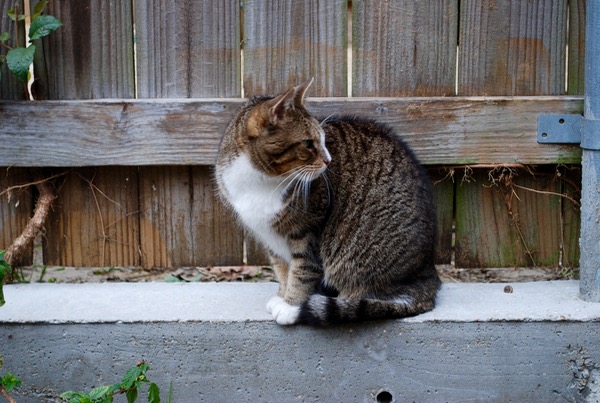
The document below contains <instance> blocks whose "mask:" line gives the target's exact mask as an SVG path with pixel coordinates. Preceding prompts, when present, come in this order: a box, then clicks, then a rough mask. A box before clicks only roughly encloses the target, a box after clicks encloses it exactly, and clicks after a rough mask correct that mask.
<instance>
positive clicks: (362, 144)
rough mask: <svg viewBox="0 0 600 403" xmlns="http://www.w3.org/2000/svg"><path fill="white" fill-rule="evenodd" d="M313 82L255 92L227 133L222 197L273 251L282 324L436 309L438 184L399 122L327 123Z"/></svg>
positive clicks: (219, 169) (220, 164) (220, 168)
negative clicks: (309, 101)
mask: <svg viewBox="0 0 600 403" xmlns="http://www.w3.org/2000/svg"><path fill="white" fill-rule="evenodd" d="M311 83H312V80H310V81H307V82H305V83H303V84H300V85H298V86H297V87H294V88H291V89H290V90H289V91H287V92H285V93H283V94H281V95H278V96H276V97H255V98H252V99H250V100H249V102H248V103H247V104H246V105H245V106H244V107H242V108H241V110H240V112H239V113H238V114H237V116H236V117H235V118H234V119H233V121H232V122H231V123H230V125H229V126H228V128H227V130H226V133H225V136H224V137H223V140H222V143H221V148H220V153H219V157H218V161H217V165H216V180H217V185H218V189H219V193H220V195H221V196H222V198H223V199H224V201H225V203H226V204H227V205H228V206H230V207H231V208H232V209H233V211H234V212H235V213H236V215H237V217H238V219H239V220H240V221H241V222H242V223H243V225H244V226H245V227H246V228H247V229H249V230H250V232H251V233H252V234H253V235H254V236H255V237H256V238H258V240H259V241H260V242H261V243H262V244H263V245H264V246H265V247H266V248H267V249H268V251H269V252H270V254H271V261H272V264H273V268H274V271H275V275H276V277H277V279H278V281H279V295H278V296H274V297H273V298H271V300H270V301H269V302H268V304H267V310H268V311H269V312H270V313H271V314H272V316H273V318H274V319H275V320H276V321H277V323H279V324H281V325H290V324H295V323H303V324H313V325H328V324H335V323H341V322H349V321H362V320H373V319H384V318H400V317H406V316H413V315H417V314H420V313H423V312H426V311H429V310H431V309H433V307H434V305H435V298H436V293H437V291H438V289H439V287H440V279H439V277H438V274H437V272H436V269H435V266H434V241H435V212H434V207H433V197H432V189H431V183H430V181H429V179H428V177H427V175H426V173H425V171H424V170H423V168H422V167H421V166H420V165H419V163H418V162H417V160H416V158H415V156H414V155H413V153H412V152H411V151H410V150H409V149H408V147H407V146H406V145H405V144H404V143H403V142H402V141H401V140H399V139H398V137H397V136H396V135H395V134H394V133H393V132H392V130H391V129H389V128H387V127H386V126H383V125H381V124H378V123H375V122H373V121H371V120H365V119H360V118H356V117H340V118H329V119H326V120H325V121H323V122H322V123H319V122H318V121H317V120H316V119H315V118H314V117H313V116H311V115H310V114H309V113H308V111H307V110H306V108H305V106H304V95H305V93H306V90H307V88H308V87H309V86H310V84H311Z"/></svg>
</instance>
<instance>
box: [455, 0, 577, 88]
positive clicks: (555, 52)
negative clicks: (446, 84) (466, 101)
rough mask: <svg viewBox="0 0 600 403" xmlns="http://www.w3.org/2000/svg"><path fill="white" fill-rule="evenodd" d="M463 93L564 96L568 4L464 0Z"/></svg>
mask: <svg viewBox="0 0 600 403" xmlns="http://www.w3.org/2000/svg"><path fill="white" fill-rule="evenodd" d="M460 14H461V15H460V33H459V61H460V63H459V64H460V66H459V81H458V94H459V95H561V94H564V92H565V53H566V46H565V45H566V43H565V40H566V36H567V35H566V32H567V0H549V1H546V0H532V1H520V0H509V1H493V0H464V1H462V2H461V7H460Z"/></svg>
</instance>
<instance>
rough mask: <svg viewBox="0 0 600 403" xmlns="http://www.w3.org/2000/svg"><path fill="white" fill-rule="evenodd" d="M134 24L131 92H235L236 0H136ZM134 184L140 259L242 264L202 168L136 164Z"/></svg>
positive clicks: (237, 236) (230, 221) (239, 245)
mask: <svg viewBox="0 0 600 403" xmlns="http://www.w3.org/2000/svg"><path fill="white" fill-rule="evenodd" d="M136 30H137V31H136V36H137V42H136V43H137V45H138V47H137V49H138V52H137V54H138V57H137V62H138V64H137V67H138V96H139V97H141V98H163V97H169V98H170V97H237V96H240V93H241V76H240V65H241V60H240V12H239V1H237V0H227V1H223V0H211V1H203V2H195V1H186V2H177V3H176V2H168V3H166V4H164V2H160V1H150V2H136ZM190 135H191V136H192V135H194V128H193V127H190ZM140 186H141V189H140V205H141V206H142V209H141V210H142V215H141V249H142V255H143V262H144V266H146V267H155V266H156V267H175V266H195V265H202V266H204V265H235V264H242V261H243V235H242V233H241V231H240V230H239V228H238V227H237V225H236V224H235V220H234V218H233V217H232V215H231V214H230V213H229V212H228V211H226V210H225V208H224V207H223V206H222V204H221V202H220V201H219V200H218V198H217V197H216V193H215V191H214V187H213V186H212V177H211V171H210V169H209V168H208V167H179V168H176V167H163V168H160V169H157V168H156V167H142V168H140ZM161 186H165V188H164V189H161V188H160V187H161Z"/></svg>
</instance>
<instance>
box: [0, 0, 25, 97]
mask: <svg viewBox="0 0 600 403" xmlns="http://www.w3.org/2000/svg"><path fill="white" fill-rule="evenodd" d="M15 5H18V6H19V9H20V10H21V12H22V11H23V1H22V0H0V33H2V32H8V33H9V34H10V37H11V38H12V40H11V41H9V42H8V43H7V44H8V45H9V46H16V45H17V44H18V45H19V46H23V44H24V43H25V33H24V31H23V29H20V30H19V33H18V34H17V33H15V23H14V22H13V21H11V20H10V18H8V16H7V15H6V11H8V10H10V9H11V8H13V7H14V6H15ZM15 39H16V41H15ZM7 53H8V51H7V50H6V49H3V48H0V55H3V56H6V54H7ZM0 99H25V85H24V84H23V83H21V82H20V81H19V80H18V79H17V78H16V77H15V76H14V74H12V73H11V72H10V71H9V70H8V67H7V65H6V63H1V64H0Z"/></svg>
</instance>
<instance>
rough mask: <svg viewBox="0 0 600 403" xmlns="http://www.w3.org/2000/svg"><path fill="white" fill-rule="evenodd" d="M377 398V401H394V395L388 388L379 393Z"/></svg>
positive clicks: (388, 402)
mask: <svg viewBox="0 0 600 403" xmlns="http://www.w3.org/2000/svg"><path fill="white" fill-rule="evenodd" d="M376 399H377V403H392V402H393V401H394V396H392V394H391V393H390V392H388V391H387V390H382V391H381V392H379V393H377V396H376Z"/></svg>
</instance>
